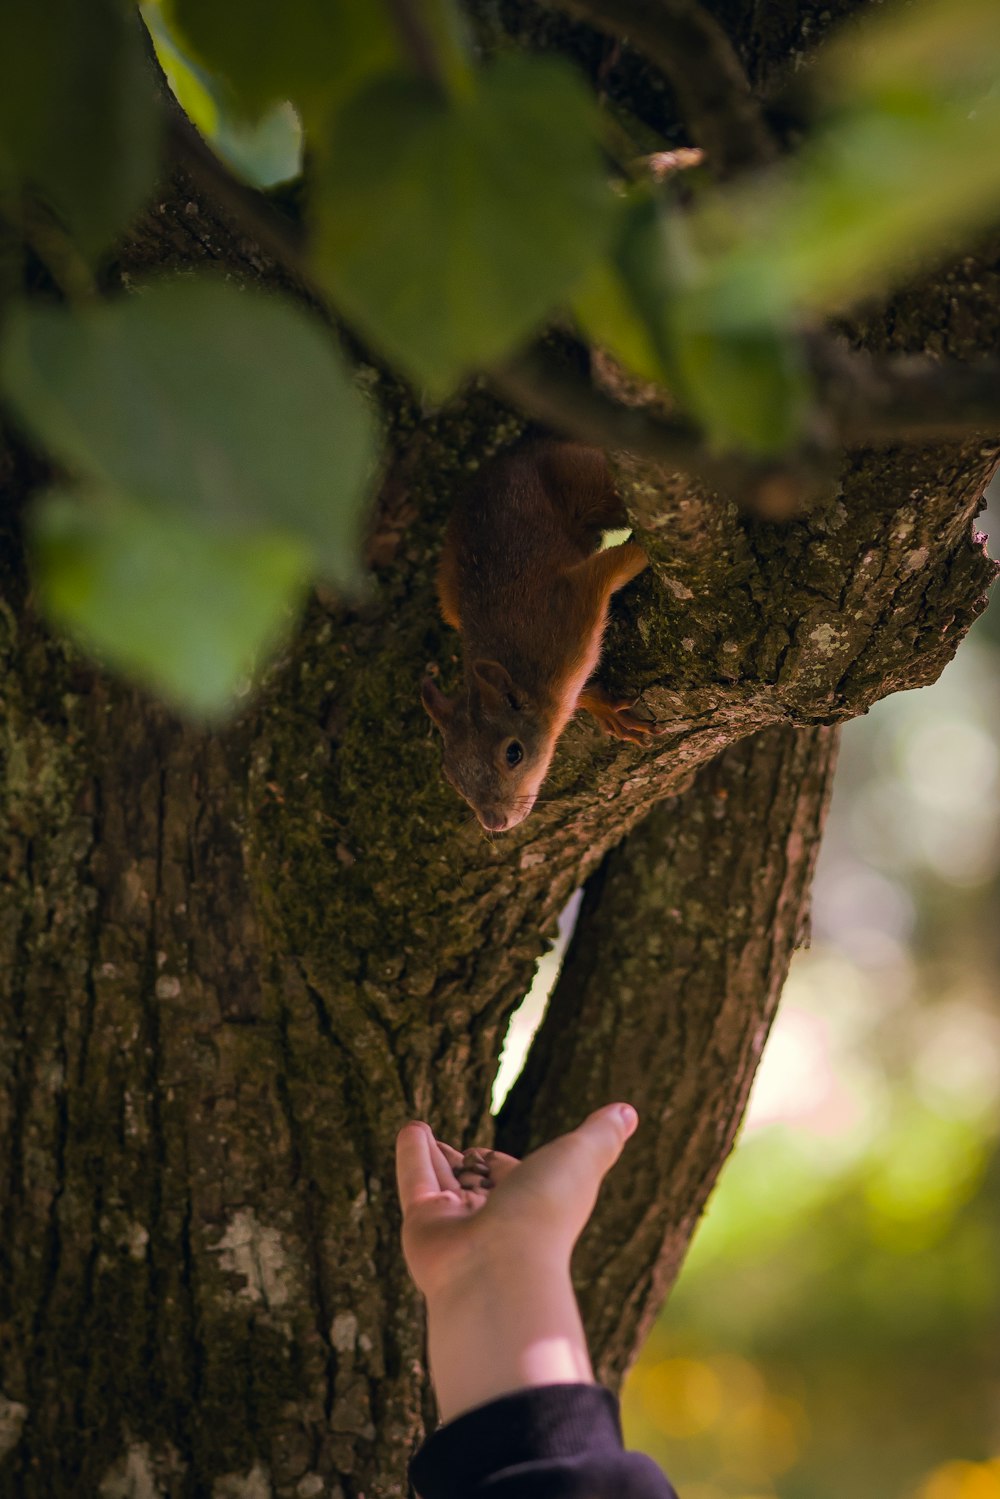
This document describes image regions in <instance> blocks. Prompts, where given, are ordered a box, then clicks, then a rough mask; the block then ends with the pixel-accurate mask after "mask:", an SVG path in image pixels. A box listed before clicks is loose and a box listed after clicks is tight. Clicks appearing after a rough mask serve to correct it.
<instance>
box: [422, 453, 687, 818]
mask: <svg viewBox="0 0 1000 1499" xmlns="http://www.w3.org/2000/svg"><path fill="white" fill-rule="evenodd" d="M624 519H625V516H624V513H623V511H622V506H621V502H620V501H619V499H618V496H617V495H616V493H615V490H614V485H613V483H612V480H611V475H610V473H609V471H608V467H607V463H606V461H605V458H604V455H603V453H601V452H600V451H599V450H598V449H596V448H587V447H582V446H579V445H577V444H575V443H558V442H543V443H536V444H533V445H531V446H525V447H522V448H519V449H517V450H515V451H514V452H513V453H509V454H506V455H504V456H503V457H501V458H499V459H497V460H496V461H495V462H493V463H491V464H489V465H488V466H487V467H486V468H484V470H483V471H482V473H481V475H480V477H479V480H478V482H477V483H476V484H475V485H473V486H472V487H471V488H470V490H469V491H468V493H467V494H466V495H465V496H464V497H463V498H462V500H461V501H460V502H459V504H458V505H457V506H456V508H455V511H454V513H453V514H452V517H451V520H450V521H449V524H448V529H447V532H446V535H445V542H444V548H443V551H442V555H441V562H440V565H439V568H438V579H437V582H438V598H439V601H440V605H441V613H442V615H443V617H444V619H445V620H446V621H447V623H448V624H450V625H452V626H453V627H454V628H455V629H456V630H458V631H459V633H460V634H461V636H462V645H463V657H464V668H465V691H464V694H463V695H462V696H460V697H459V698H458V699H455V700H454V701H450V700H449V699H447V698H445V697H444V695H443V694H442V693H441V692H440V691H439V690H438V688H437V687H436V685H435V684H434V683H433V682H425V683H424V687H423V689H422V697H423V702H424V706H425V707H426V709H427V711H428V713H429V714H430V716H431V717H432V718H433V720H434V722H435V723H436V724H437V725H438V727H439V728H440V730H441V733H442V735H443V738H444V762H443V770H444V774H445V777H446V778H447V779H448V780H449V781H450V782H451V784H452V785H453V786H454V787H455V789H456V790H457V791H458V792H459V794H460V795H461V796H463V797H464V798H465V799H466V801H467V802H468V803H469V805H470V806H471V807H472V808H473V810H474V811H475V813H476V815H477V816H478V818H479V820H480V822H481V823H482V824H483V826H484V827H486V828H489V829H491V830H492V831H503V830H504V829H505V828H510V827H513V826H515V824H516V823H518V822H520V821H522V820H523V818H524V817H526V816H527V814H528V812H529V811H530V810H531V806H532V805H533V804H534V800H535V797H536V796H537V793H538V788H539V786H540V784H541V781H542V779H543V777H544V775H545V772H546V770H547V769H548V765H549V761H550V760H551V758H552V753H553V750H554V749H555V745H556V741H557V740H558V738H559V735H560V733H561V732H562V730H563V728H564V727H565V725H566V723H567V722H568V720H569V718H570V716H571V715H572V713H573V712H574V710H575V709H576V708H577V707H583V708H586V709H587V710H588V711H589V712H591V713H593V714H594V716H595V717H596V718H597V719H598V722H599V723H600V724H601V726H602V727H603V728H604V729H605V731H606V732H607V733H610V734H613V735H616V736H617V737H618V738H622V739H630V740H633V741H634V742H639V743H641V742H643V740H644V739H645V738H646V736H647V735H648V734H650V733H655V732H657V731H658V727H659V726H658V725H656V724H651V723H647V722H646V721H645V720H643V719H640V718H637V717H636V716H635V715H634V714H633V713H632V712H631V711H630V705H628V704H625V703H616V702H612V701H610V700H609V699H608V697H607V695H606V694H605V693H604V692H603V690H602V689H601V688H600V687H599V686H598V685H597V684H596V683H595V682H593V681H592V680H590V678H591V675H592V673H593V671H594V669H595V668H596V666H597V662H598V659H599V656H600V649H601V638H602V636H603V633H604V626H605V623H606V621H607V615H608V605H609V602H610V599H611V595H612V594H613V593H614V592H615V590H616V589H618V588H621V587H622V586H623V585H624V584H625V583H627V582H629V581H630V580H631V579H632V578H634V577H635V576H636V574H637V573H639V572H641V571H642V569H643V568H644V567H645V566H646V557H645V554H644V553H643V551H642V549H641V548H640V547H638V546H636V545H635V543H634V542H625V543H624V544H623V545H622V546H617V547H610V548H608V549H607V550H606V551H598V550H596V549H597V547H598V546H599V545H600V540H601V532H602V531H603V530H605V529H607V528H609V527H612V526H615V525H620V524H621V523H622V522H623V521H624ZM511 744H516V746H517V747H518V748H519V749H520V750H521V751H522V752H523V754H522V759H521V761H520V762H519V763H518V764H517V765H516V766H514V767H512V766H511V765H510V764H509V763H508V760H507V750H508V747H509V746H510V745H511Z"/></svg>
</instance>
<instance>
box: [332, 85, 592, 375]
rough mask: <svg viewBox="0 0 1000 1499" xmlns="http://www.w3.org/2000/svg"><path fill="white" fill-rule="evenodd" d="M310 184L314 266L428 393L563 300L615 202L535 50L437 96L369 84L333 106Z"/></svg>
mask: <svg viewBox="0 0 1000 1499" xmlns="http://www.w3.org/2000/svg"><path fill="white" fill-rule="evenodd" d="M319 186H320V190H321V195H322V196H321V200H320V203H319V207H318V219H319V222H318V225H317V231H318V232H317V244H316V263H317V270H318V272H319V274H320V275H321V277H322V278H323V280H324V281H325V283H326V284H327V285H328V286H329V288H330V291H331V293H332V295H333V296H334V297H335V298H336V300H337V301H338V303H339V305H340V306H341V307H342V309H343V311H344V312H345V314H346V315H347V316H348V317H350V318H352V319H354V320H355V321H356V322H357V323H358V324H359V325H360V327H361V328H362V329H363V330H364V331H365V332H366V333H367V334H369V335H370V336H371V338H372V340H373V341H374V342H375V343H376V344H377V345H378V346H379V347H380V348H381V349H382V350H383V351H384V352H385V353H386V354H387V355H389V356H390V357H391V358H394V359H396V360H398V362H399V363H400V364H401V365H402V367H403V368H404V369H405V370H406V371H407V372H408V373H409V374H410V375H412V376H413V377H414V378H415V379H416V380H418V381H420V382H422V383H423V384H424V385H425V386H426V387H427V389H428V390H429V391H430V392H431V393H432V394H434V395H437V396H443V395H444V394H446V393H447V391H448V390H449V388H451V387H452V386H453V385H454V384H455V383H456V381H457V380H458V379H459V378H460V377H461V376H462V375H463V374H465V373H466V372H467V371H468V370H470V369H472V368H474V367H476V366H479V365H484V364H489V363H491V362H493V361H495V360H497V359H499V358H500V357H501V356H502V355H504V354H506V353H508V352H509V351H510V350H511V349H512V348H513V347H515V346H516V344H517V343H518V342H520V341H521V340H522V339H524V338H526V337H527V336H528V335H529V334H530V333H531V332H532V330H533V329H535V328H536V327H537V326H538V325H539V323H540V322H541V321H542V320H543V318H544V317H545V316H546V314H548V313H551V311H552V309H553V308H554V307H555V306H556V305H557V304H558V303H559V301H560V300H561V299H564V298H567V297H568V296H569V294H570V293H571V291H572V289H573V287H574V285H575V284H576V283H577V282H578V281H579V280H580V279H581V277H582V276H583V275H584V273H585V272H586V271H587V269H588V268H589V267H590V266H591V265H592V264H593V263H594V262H595V261H596V260H597V259H598V258H599V257H600V255H601V252H602V251H603V249H604V247H605V245H606V244H607V242H608V239H609V237H610V233H611V230H612V226H613V223H614V216H615V210H616V202H615V199H614V198H613V196H612V194H611V192H610V190H609V188H608V186H607V183H606V181H605V177H604V172H603V170H602V166H601V161H600V156H599V153H598V150H597V146H596V121H595V110H594V105H593V102H592V100H591V99H590V98H589V96H588V94H587V91H586V89H585V88H584V86H583V84H582V83H581V82H580V80H579V79H578V78H577V77H576V76H575V74H574V73H573V72H572V71H571V70H569V69H567V68H566V67H565V65H563V64H562V63H559V62H555V61H551V60H548V59H546V60H542V59H538V58H532V59H528V58H505V59H503V60H501V61H500V62H498V63H497V64H496V65H495V66H494V67H493V68H491V69H490V70H489V71H488V72H486V73H484V74H483V75H482V76H481V78H480V80H479V86H478V88H477V90H476V92H475V94H474V95H472V96H471V97H467V98H463V99H454V100H452V101H446V100H444V99H443V98H442V97H441V96H440V95H439V94H438V93H437V92H436V91H435V90H434V89H432V88H431V87H430V86H429V85H425V84H421V83H419V82H416V81H412V80H406V79H394V80H391V81H390V80H383V81H380V82H379V83H376V84H374V85H372V86H371V87H370V88H368V89H367V90H366V91H365V92H364V93H363V94H362V95H360V96H358V97H356V98H355V99H353V100H352V101H351V102H350V103H349V104H348V105H347V106H346V107H345V109H344V110H343V111H342V112H341V113H340V114H339V116H338V117H337V119H336V121H335V129H334V133H333V139H332V142H331V144H330V149H329V151H328V154H327V159H326V161H325V162H324V164H323V166H322V168H321V171H320V176H319Z"/></svg>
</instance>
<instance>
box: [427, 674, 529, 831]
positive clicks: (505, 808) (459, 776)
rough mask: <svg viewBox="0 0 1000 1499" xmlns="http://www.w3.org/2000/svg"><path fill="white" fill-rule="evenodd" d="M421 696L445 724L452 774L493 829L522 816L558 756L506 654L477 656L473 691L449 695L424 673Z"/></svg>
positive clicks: (469, 686)
mask: <svg viewBox="0 0 1000 1499" xmlns="http://www.w3.org/2000/svg"><path fill="white" fill-rule="evenodd" d="M420 698H421V701H422V702H423V705H424V707H425V708H426V709H427V712H428V713H429V714H430V717H431V718H432V719H433V721H434V722H435V723H436V724H437V726H438V728H439V729H440V730H441V737H442V739H443V740H444V755H443V758H442V761H441V770H442V773H443V775H444V778H445V780H446V781H448V782H449V784H450V785H452V786H453V787H454V788H455V790H456V791H457V792H458V794H459V796H462V797H464V798H465V800H466V801H467V802H468V804H469V806H470V807H471V808H472V810H473V812H475V814H476V816H477V817H478V818H479V821H480V823H481V824H482V826H483V827H484V828H486V830H487V831H488V832H491V833H504V832H506V831H507V830H508V829H509V828H513V827H516V826H517V824H518V823H519V822H523V821H524V819H525V818H526V817H527V815H528V813H529V812H530V811H531V809H532V807H533V806H534V804H535V798H536V797H537V795H538V788H539V787H540V786H541V784H542V781H543V780H544V779H545V772H546V771H547V770H548V768H549V761H550V760H551V759H552V749H553V745H554V743H555V735H554V734H553V733H552V727H551V724H550V722H549V719H548V718H547V717H546V716H545V715H544V714H543V713H542V712H541V711H540V709H539V706H538V705H537V704H533V703H532V701H531V699H530V697H529V696H528V694H527V693H526V692H524V691H523V690H522V689H521V688H520V687H518V685H517V684H516V683H515V681H514V679H513V678H512V677H511V675H510V672H509V671H508V670H507V669H506V667H504V666H501V665H500V662H499V661H474V662H473V663H472V667H471V670H470V671H469V673H468V675H467V678H466V690H465V693H464V694H460V695H459V696H458V697H455V698H449V697H445V695H444V693H443V692H442V691H441V690H440V688H439V687H438V686H437V684H436V683H435V682H433V681H432V680H431V678H430V677H425V678H424V681H423V683H422V685H421V688H420Z"/></svg>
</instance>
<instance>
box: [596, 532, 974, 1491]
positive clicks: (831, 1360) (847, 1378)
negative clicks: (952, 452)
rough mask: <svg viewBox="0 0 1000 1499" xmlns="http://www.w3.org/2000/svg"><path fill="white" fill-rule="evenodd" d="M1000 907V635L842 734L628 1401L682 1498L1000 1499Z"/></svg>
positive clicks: (644, 1442)
mask: <svg viewBox="0 0 1000 1499" xmlns="http://www.w3.org/2000/svg"><path fill="white" fill-rule="evenodd" d="M988 524H989V523H988V521H987V525H988ZM998 903H1000V628H998V627H997V623H996V621H995V620H994V619H993V617H992V616H991V615H987V616H985V617H984V619H983V620H982V621H981V622H980V623H979V624H978V625H977V626H976V627H975V628H974V630H973V633H972V637H971V638H970V640H969V641H968V642H967V643H966V645H965V646H964V647H963V650H962V651H961V652H960V653H959V655H958V657H957V658H956V660H955V661H954V662H953V663H952V664H951V665H950V666H949V667H948V668H947V669H946V671H945V673H944V676H943V677H942V679H941V680H940V681H939V682H938V683H937V684H935V686H933V687H930V688H924V689H922V690H920V691H918V692H911V693H905V694H899V695H896V696H894V697H892V698H889V699H886V700H885V701H884V702H882V703H879V704H877V705H876V707H875V708H874V709H873V710H872V712H871V713H870V714H869V716H868V717H867V718H864V719H859V720H856V721H855V722H852V723H851V724H849V725H847V726H846V728H845V730H844V747H843V752H842V759H841V765H840V769H839V771H838V781H837V787H836V790H835V793H834V800H833V806H832V809H831V813H830V819H829V823H828V827H827V834H826V840H825V843H824V849H823V852H822V854H821V858H820V867H819V871H818V874H817V885H816V890H815V897H814V907H813V915H814V939H813V945H812V947H811V949H810V950H809V951H805V952H801V953H799V954H797V956H796V958H795V960H794V962H793V965H792V972H791V975H790V977H789V980H788V983H787V985H786V988H785V992H784V995H783V997H782V1004H781V1010H780V1011H779V1018H778V1021H777V1024H776V1027H775V1030H774V1032H773V1034H772V1037H771V1040H770V1041H769V1043H768V1046H767V1048H766V1050H765V1054H764V1061H763V1065H762V1068H761V1071H760V1073H759V1075H758V1079H757V1083H756V1085H755V1090H754V1095H753V1098H752V1100H751V1106H750V1110H749V1113H748V1118H747V1122H746V1124H745V1127H744V1134H743V1137H742V1139H741V1142H740V1143H739V1144H738V1146H737V1148H736V1151H735V1153H734V1156H733V1158H732V1160H731V1161H730V1163H729V1164H728V1165H727V1166H726V1168H725V1170H724V1172H723V1174H722V1178H721V1180H720V1184H719V1186H718V1188H717V1190H716V1193H715V1195H714V1196H713V1198H712V1200H711V1202H710V1204H709V1208H708V1211H707V1214H706V1216H705V1218H704V1220H703V1222H702V1225H701V1226H700V1228H699V1230H698V1233H697V1235H696V1238H695V1242H694V1245H693V1248H692V1251H691V1254H690V1256H689V1258H688V1260H687V1262H686V1264H685V1268H684V1270H683V1272H682V1275H681V1278H680V1281H679V1283H678V1286H677V1288H676V1290H675V1292H674V1294H673V1295H672V1297H671V1299H670V1301H669V1303H668V1305H667V1308H666V1310H665V1311H664V1313H663V1315H662V1317H661V1319H660V1321H659V1323H658V1325H657V1327H656V1329H655V1330H654V1333H653V1335H652V1337H651V1338H650V1340H649V1342H648V1344H647V1346H646V1347H645V1349H644V1350H643V1354H642V1356H641V1358H640V1360H639V1362H638V1364H637V1366H636V1368H635V1370H634V1371H633V1373H632V1374H631V1376H630V1377H629V1379H628V1381H627V1382H626V1386H625V1394H624V1420H625V1427H626V1435H627V1437H628V1439H629V1441H630V1442H632V1443H634V1444H635V1445H637V1446H640V1447H643V1448H645V1449H646V1450H647V1451H649V1452H652V1453H653V1454H654V1455H655V1456H656V1457H657V1459H658V1460H659V1461H660V1462H661V1463H662V1464H663V1465H664V1467H665V1468H666V1470H667V1471H668V1472H669V1473H670V1475H671V1477H672V1479H673V1481H674V1482H675V1484H676V1485H677V1487H678V1490H679V1492H680V1493H681V1494H682V1495H683V1499H843V1496H844V1495H845V1494H850V1495H853V1496H857V1499H1000V1425H998V1421H997V1411H998V1410H1000V1338H998V1328H1000V1253H998V1249H997V1246H998V1244H1000V1015H998V1012H997V1006H996V995H997V992H998V990H1000V931H998V928H997V923H996V911H997V909H998Z"/></svg>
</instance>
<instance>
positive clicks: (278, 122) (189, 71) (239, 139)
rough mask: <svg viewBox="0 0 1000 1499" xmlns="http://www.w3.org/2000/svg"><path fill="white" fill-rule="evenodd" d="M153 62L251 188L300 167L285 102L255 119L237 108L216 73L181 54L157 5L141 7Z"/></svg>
mask: <svg viewBox="0 0 1000 1499" xmlns="http://www.w3.org/2000/svg"><path fill="white" fill-rule="evenodd" d="M141 11H142V17H143V20H144V21H145V22H146V25H147V26H148V28H149V33H150V36H151V37H152V38H153V45H154V47H155V48H156V57H157V61H158V62H159V64H160V67H161V68H162V69H163V72H164V75H165V77H166V80H167V82H168V84H169V85H170V88H171V91H172V92H173V95H174V97H175V98H176V100H177V102H178V103H179V104H180V106H181V108H182V109H183V111H184V113H185V114H186V115H187V117H188V119H189V120H190V121H191V122H192V124H194V125H195V126H196V127H197V128H198V130H199V131H200V132H201V134H202V135H203V136H204V137H205V139H206V140H207V141H208V143H209V145H210V146H211V147H212V149H213V150H214V151H215V152H216V154H217V155H218V156H220V157H221V158H222V160H223V161H224V162H225V163H226V165H227V166H228V167H229V168H230V169H231V170H232V171H234V172H236V173H237V174H238V175H239V176H240V177H242V178H244V180H245V181H247V182H249V183H251V184H252V186H254V187H264V188H267V187H274V186H275V185H276V184H277V183H279V182H289V181H290V180H291V179H292V178H293V177H297V176H299V174H300V172H301V171H302V126H301V124H300V123H299V119H298V116H297V115H296V113H295V110H294V108H293V106H292V105H291V104H289V103H288V102H287V100H286V101H284V102H283V103H278V104H272V105H271V106H270V107H269V108H268V109H266V110H265V111H264V113H263V114H262V115H261V116H260V118H259V119H257V120H248V119H247V118H246V116H245V112H243V111H240V110H239V109H237V107H236V104H235V101H234V100H233V98H232V96H231V90H230V89H229V87H228V86H227V85H226V84H225V83H224V82H223V80H222V79H221V78H218V77H216V76H214V75H213V74H211V73H209V72H207V71H206V70H205V69H204V68H201V67H199V66H198V64H197V63H195V62H194V61H193V60H192V59H191V58H190V57H188V56H187V54H186V53H185V51H184V49H183V47H182V46H181V45H180V43H179V41H178V39H177V37H176V36H175V35H174V34H173V32H172V31H171V30H170V28H169V26H168V25H167V22H166V19H165V17H164V15H163V11H162V9H161V8H160V6H159V5H157V4H155V3H149V4H146V5H143V6H142V7H141Z"/></svg>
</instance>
